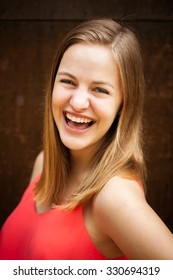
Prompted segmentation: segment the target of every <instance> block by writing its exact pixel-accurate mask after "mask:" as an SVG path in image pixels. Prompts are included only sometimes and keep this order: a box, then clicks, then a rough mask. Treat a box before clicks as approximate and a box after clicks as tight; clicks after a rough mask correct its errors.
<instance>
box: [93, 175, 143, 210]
mask: <svg viewBox="0 0 173 280" xmlns="http://www.w3.org/2000/svg"><path fill="white" fill-rule="evenodd" d="M134 200H135V202H137V201H146V200H145V194H144V190H143V188H142V186H141V185H140V184H139V183H138V182H137V181H135V180H130V179H126V178H122V177H119V176H115V177H112V178H111V179H110V180H109V181H108V182H107V183H106V185H105V186H104V187H103V189H102V190H101V191H100V192H99V193H98V194H97V196H96V197H95V201H94V205H95V209H96V210H97V208H98V209H100V208H102V207H103V209H105V207H109V208H111V207H113V208H119V207H122V204H126V205H127V204H131V203H132V204H133V203H134Z"/></svg>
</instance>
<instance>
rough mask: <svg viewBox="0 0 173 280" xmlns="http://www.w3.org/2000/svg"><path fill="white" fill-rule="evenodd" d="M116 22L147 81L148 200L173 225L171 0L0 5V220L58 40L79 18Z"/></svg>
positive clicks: (29, 145) (33, 136)
mask: <svg viewBox="0 0 173 280" xmlns="http://www.w3.org/2000/svg"><path fill="white" fill-rule="evenodd" d="M95 17H112V18H114V19H123V20H124V21H125V22H126V23H127V24H129V25H130V26H132V27H134V28H135V30H136V31H137V33H138V36H139V39H140V42H141V45H142V48H143V53H144V64H145V75H146V81H147V91H146V102H145V134H146V136H145V142H146V155H147V159H148V168H149V174H148V201H149V203H150V204H151V205H152V207H153V208H154V209H155V211H156V212H157V213H158V214H159V215H160V217H161V218H162V219H163V220H164V222H165V223H166V224H167V226H168V227H169V228H170V229H171V230H173V206H172V204H173V183H172V181H173V178H172V175H173V1H172V0H170V1H166V0H162V1H161V0H159V1H158V0H148V1H147V0H141V1H133V0H110V1H109V0H107V1H105V0H100V1H93V0H92V1H91V0H86V1H81V0H73V1H72V0H69V1H65V0H61V1H58V0H57V1H55V0H52V1H51V0H49V1H44V0H42V1H41V0H35V1H24V0H23V1H22V0H21V1H20V0H15V1H13V0H4V1H1V2H0V213H1V214H0V224H2V222H3V221H4V220H5V219H6V217H7V216H8V215H9V213H10V212H11V211H12V210H13V209H14V207H15V206H16V204H17V203H18V201H19V199H20V197H21V194H22V193H23V191H24V189H25V188H26V186H27V184H28V182H29V178H30V174H31V170H32V166H33V162H34V159H35V157H36V155H37V153H38V152H39V151H40V150H41V133H42V115H43V109H42V105H43V96H44V88H45V85H46V79H47V74H48V73H49V69H50V64H51V61H52V58H53V54H54V50H55V48H56V45H57V42H58V40H60V38H61V37H62V35H63V34H64V33H65V32H66V31H67V30H68V29H69V28H71V27H72V26H73V25H75V24H77V23H78V22H80V21H81V20H84V19H89V18H95Z"/></svg>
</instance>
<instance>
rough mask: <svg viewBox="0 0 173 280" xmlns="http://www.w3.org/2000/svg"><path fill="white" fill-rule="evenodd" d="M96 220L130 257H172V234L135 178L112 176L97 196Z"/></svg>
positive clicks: (94, 203)
mask: <svg viewBox="0 0 173 280" xmlns="http://www.w3.org/2000/svg"><path fill="white" fill-rule="evenodd" d="M92 207H93V209H92V211H93V216H94V219H95V220H96V221H97V223H98V225H99V227H100V229H101V230H102V231H103V232H104V233H105V234H106V235H107V236H109V237H110V238H111V239H112V240H113V241H114V242H115V244H116V245H117V246H118V247H119V248H120V249H121V251H122V252H123V253H124V254H125V255H126V256H128V258H130V259H170V258H172V257H173V253H172V248H173V238H172V234H171V233H170V232H169V230H168V229H167V228H166V226H165V225H164V223H163V222H162V221H161V220H160V218H159V217H158V215H157V214H156V213H155V212H154V211H153V209H152V208H151V207H150V206H149V204H148V203H147V201H146V199H145V195H144V191H143V190H142V187H141V186H140V184H139V183H138V182H137V181H135V180H129V179H124V178H121V177H113V178H112V179H110V180H109V181H108V182H107V183H106V185H105V186H104V187H103V189H102V190H101V191H100V192H99V193H98V194H97V195H96V196H95V197H94V200H93V204H92Z"/></svg>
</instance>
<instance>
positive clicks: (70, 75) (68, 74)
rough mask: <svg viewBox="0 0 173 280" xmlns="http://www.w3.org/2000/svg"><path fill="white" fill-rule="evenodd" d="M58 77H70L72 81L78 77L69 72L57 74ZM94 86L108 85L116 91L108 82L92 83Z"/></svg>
mask: <svg viewBox="0 0 173 280" xmlns="http://www.w3.org/2000/svg"><path fill="white" fill-rule="evenodd" d="M57 75H58V76H61V75H62V76H63V75H65V76H69V77H70V78H72V79H75V80H76V77H75V76H73V75H72V74H70V73H68V72H65V71H61V72H57ZM92 84H94V85H107V86H109V87H111V88H112V89H115V88H114V86H113V85H112V84H111V83H110V82H107V81H92Z"/></svg>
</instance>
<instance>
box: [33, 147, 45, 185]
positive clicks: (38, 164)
mask: <svg viewBox="0 0 173 280" xmlns="http://www.w3.org/2000/svg"><path fill="white" fill-rule="evenodd" d="M43 158H44V153H43V151H41V152H40V153H39V154H38V155H37V157H36V159H35V162H34V166H33V169H32V174H31V178H30V182H32V181H33V180H34V179H35V178H36V177H37V176H38V175H39V174H40V173H41V172H42V168H43Z"/></svg>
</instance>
